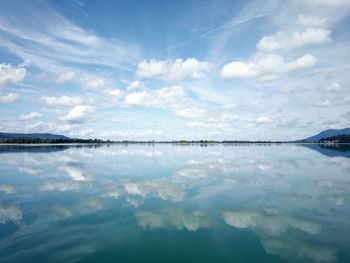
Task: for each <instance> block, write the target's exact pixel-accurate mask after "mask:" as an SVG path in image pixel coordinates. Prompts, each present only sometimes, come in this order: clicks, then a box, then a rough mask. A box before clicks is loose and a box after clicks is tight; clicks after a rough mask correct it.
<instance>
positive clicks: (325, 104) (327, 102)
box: [315, 99, 333, 108]
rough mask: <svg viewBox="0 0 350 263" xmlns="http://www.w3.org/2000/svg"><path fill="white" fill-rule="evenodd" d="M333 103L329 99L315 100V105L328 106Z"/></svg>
mask: <svg viewBox="0 0 350 263" xmlns="http://www.w3.org/2000/svg"><path fill="white" fill-rule="evenodd" d="M332 105H333V103H332V101H331V100H330V99H321V100H318V101H316V102H315V106H317V107H320V108H323V107H329V106H332Z"/></svg>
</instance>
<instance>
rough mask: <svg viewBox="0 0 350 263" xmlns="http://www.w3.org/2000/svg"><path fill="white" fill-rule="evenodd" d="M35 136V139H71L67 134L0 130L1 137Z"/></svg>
mask: <svg viewBox="0 0 350 263" xmlns="http://www.w3.org/2000/svg"><path fill="white" fill-rule="evenodd" d="M15 138H35V139H71V138H69V137H67V136H65V135H61V134H52V133H10V132H0V139H15Z"/></svg>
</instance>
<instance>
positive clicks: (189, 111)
mask: <svg viewBox="0 0 350 263" xmlns="http://www.w3.org/2000/svg"><path fill="white" fill-rule="evenodd" d="M175 114H176V115H177V116H180V117H182V118H202V117H205V116H206V115H207V112H206V110H205V109H201V108H186V109H178V110H176V111H175Z"/></svg>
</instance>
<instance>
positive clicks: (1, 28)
mask: <svg viewBox="0 0 350 263" xmlns="http://www.w3.org/2000/svg"><path fill="white" fill-rule="evenodd" d="M349 11H350V0H332V1H331V0H295V1H275V0H266V1H199V0H198V1H192V0H190V1H165V0H164V1H150V0H145V1H126V0H125V1H87V0H74V1H73V0H71V1H65V0H62V1H53V0H51V1H36V0H32V1H24V0H23V1H19V0H2V1H0V131H1V132H49V133H58V134H64V135H67V136H71V137H79V138H101V139H112V140H153V139H154V140H180V139H187V140H199V139H212V140H234V139H237V140H292V139H301V138H305V137H308V136H310V135H313V134H315V133H318V132H320V131H322V130H324V129H328V128H344V127H349V126H350V107H349V105H350V93H349V89H350V76H349V70H350V30H349V28H350V16H349Z"/></svg>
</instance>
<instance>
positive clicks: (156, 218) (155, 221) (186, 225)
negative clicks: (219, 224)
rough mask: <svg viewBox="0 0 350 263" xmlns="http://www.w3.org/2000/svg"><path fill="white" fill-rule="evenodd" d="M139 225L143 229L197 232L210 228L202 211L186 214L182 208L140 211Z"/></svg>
mask: <svg viewBox="0 0 350 263" xmlns="http://www.w3.org/2000/svg"><path fill="white" fill-rule="evenodd" d="M136 219H137V222H138V224H139V225H140V226H141V227H143V228H150V229H157V228H173V227H175V228H176V229H179V230H182V229H186V230H188V231H196V230H198V229H200V228H206V227H209V225H210V224H209V223H210V222H209V220H208V218H207V217H206V214H205V213H204V212H202V211H194V212H186V211H184V210H183V209H181V208H171V207H166V208H163V209H161V210H160V211H140V212H137V213H136Z"/></svg>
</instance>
